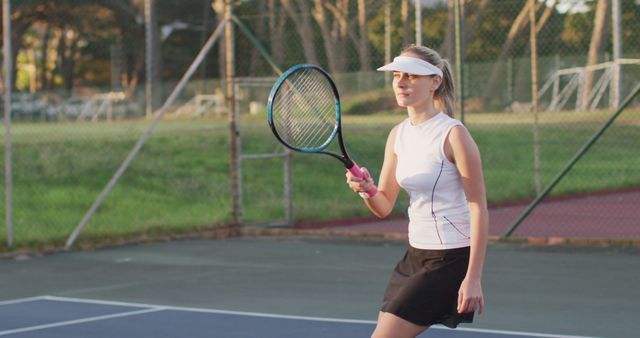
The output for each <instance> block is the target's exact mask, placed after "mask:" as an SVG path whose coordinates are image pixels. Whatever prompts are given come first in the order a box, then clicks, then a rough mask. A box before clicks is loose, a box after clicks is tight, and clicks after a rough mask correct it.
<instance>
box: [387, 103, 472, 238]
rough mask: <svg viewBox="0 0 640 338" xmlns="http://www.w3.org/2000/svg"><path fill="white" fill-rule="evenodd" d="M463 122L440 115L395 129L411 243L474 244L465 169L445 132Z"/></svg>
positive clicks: (404, 123) (397, 169) (397, 172)
mask: <svg viewBox="0 0 640 338" xmlns="http://www.w3.org/2000/svg"><path fill="white" fill-rule="evenodd" d="M455 126H462V123H461V122H460V121H458V120H456V119H453V118H451V117H449V116H448V115H446V114H444V113H439V114H437V115H435V116H434V117H432V118H430V119H429V120H427V121H424V122H422V123H420V124H419V125H416V126H414V125H412V124H411V121H410V120H409V119H408V118H407V119H406V120H405V121H403V122H402V123H400V125H399V126H398V129H397V131H396V140H395V146H394V151H395V153H396V155H397V158H398V164H397V167H396V179H397V181H398V183H399V184H400V186H401V187H402V188H403V189H405V190H406V191H407V192H408V193H409V209H408V213H409V244H410V245H411V246H413V247H414V248H418V249H429V250H442V249H453V248H460V247H465V246H469V245H470V234H471V231H470V228H471V227H470V224H469V206H468V204H467V198H466V196H465V193H464V190H463V188H462V182H461V179H460V173H459V172H458V169H457V168H456V166H455V165H454V164H453V163H452V162H451V161H449V160H448V159H447V157H446V156H445V153H444V141H445V139H446V136H447V135H448V134H449V132H450V131H451V128H453V127H455Z"/></svg>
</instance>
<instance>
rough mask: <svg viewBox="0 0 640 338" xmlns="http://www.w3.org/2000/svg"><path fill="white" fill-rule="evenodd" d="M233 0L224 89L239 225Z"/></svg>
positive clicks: (233, 195)
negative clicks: (225, 91)
mask: <svg viewBox="0 0 640 338" xmlns="http://www.w3.org/2000/svg"><path fill="white" fill-rule="evenodd" d="M233 3H234V1H233V0H227V1H225V15H226V21H227V22H228V24H227V27H226V28H225V48H226V50H225V52H226V54H225V55H226V61H225V62H226V72H225V74H226V77H227V78H226V88H227V111H228V112H229V155H230V159H229V169H230V176H231V206H232V224H233V225H239V224H241V223H242V205H241V204H240V200H241V198H240V194H241V191H240V190H241V186H240V178H241V175H242V174H241V172H240V165H239V163H240V153H239V149H240V131H239V130H238V121H237V116H236V115H237V112H236V110H237V109H236V107H235V106H236V104H235V85H234V78H235V76H236V74H235V53H234V50H235V45H234V40H235V36H234V25H233V24H232V23H231V20H232V18H233Z"/></svg>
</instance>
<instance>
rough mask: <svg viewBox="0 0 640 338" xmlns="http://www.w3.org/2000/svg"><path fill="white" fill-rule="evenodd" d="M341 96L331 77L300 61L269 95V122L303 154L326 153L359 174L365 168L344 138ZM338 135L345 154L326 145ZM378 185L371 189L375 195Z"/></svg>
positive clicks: (371, 194) (294, 148)
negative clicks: (356, 161) (350, 155)
mask: <svg viewBox="0 0 640 338" xmlns="http://www.w3.org/2000/svg"><path fill="white" fill-rule="evenodd" d="M340 116H341V113H340V96H339V95H338V89H337V88H336V85H335V83H334V82H333V80H332V79H331V76H329V74H328V73H327V72H326V71H324V70H323V69H322V68H320V67H318V66H316V65H312V64H300V65H297V66H294V67H292V68H290V69H289V70H287V71H286V72H284V74H282V76H280V78H278V80H277V81H276V83H275V84H274V85H273V88H272V89H271V93H270V94H269V102H268V103H267V121H268V122H269V126H270V127H271V131H273V134H274V135H275V136H276V138H277V139H278V141H280V142H281V143H282V144H284V145H285V146H286V147H288V148H290V149H292V150H295V151H299V152H303V153H320V154H326V155H329V156H331V157H334V158H336V159H338V160H339V161H340V162H342V164H344V166H345V168H347V170H349V172H351V174H353V175H354V176H356V177H360V178H363V177H364V173H363V172H362V170H361V169H360V168H359V167H358V166H357V165H356V164H355V163H353V161H352V160H351V159H350V158H349V154H348V153H347V148H346V147H345V145H344V140H343V139H342V127H341V121H340ZM336 137H337V138H338V144H339V145H340V151H341V153H342V154H336V153H332V152H330V151H327V150H326V148H327V147H328V146H329V144H330V143H331V142H332V141H333V140H334V139H335V138H336ZM376 192H377V189H376V188H375V187H373V188H371V189H370V190H369V191H367V194H368V195H369V196H373V195H375V193H376Z"/></svg>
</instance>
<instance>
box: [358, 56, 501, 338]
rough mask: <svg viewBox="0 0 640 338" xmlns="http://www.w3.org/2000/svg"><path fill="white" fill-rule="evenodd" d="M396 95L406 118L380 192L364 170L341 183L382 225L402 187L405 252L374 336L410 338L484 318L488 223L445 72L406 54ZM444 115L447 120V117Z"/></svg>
mask: <svg viewBox="0 0 640 338" xmlns="http://www.w3.org/2000/svg"><path fill="white" fill-rule="evenodd" d="M378 70H379V71H390V72H393V91H394V93H395V97H396V101H397V103H398V105H399V106H400V107H405V108H406V109H407V113H408V115H409V116H408V118H407V119H405V120H404V121H403V122H401V123H400V124H398V125H396V126H395V127H393V129H392V130H391V132H390V133H389V136H388V138H387V143H386V149H385V153H384V163H383V165H382V169H381V171H380V181H379V184H378V186H377V189H378V190H377V193H376V194H374V195H373V196H369V195H368V194H366V193H365V192H366V191H370V190H371V189H372V188H373V187H374V186H375V184H374V182H373V180H372V179H371V177H370V175H369V173H368V171H367V170H366V169H365V168H362V169H363V172H364V174H365V175H364V178H362V179H361V178H358V177H355V176H353V175H352V174H351V173H349V172H347V183H348V185H349V187H350V188H351V189H352V190H354V191H355V192H358V193H360V195H361V196H362V197H363V198H364V203H365V204H366V205H367V207H369V209H370V210H371V211H372V212H373V213H374V214H375V215H376V216H378V217H386V216H388V215H389V214H390V213H391V211H392V208H393V205H394V204H395V202H396V198H397V197H398V193H399V191H400V188H403V189H404V190H406V191H407V192H408V194H409V208H408V214H409V246H408V249H407V252H406V253H405V255H404V257H403V258H402V259H401V260H400V262H398V264H397V265H396V267H395V269H394V271H393V273H392V275H391V278H390V280H389V284H388V286H387V289H386V291H385V293H384V298H383V303H382V307H381V308H380V313H379V316H378V323H377V326H376V329H375V331H374V332H373V335H372V337H374V338H382V337H394V338H401V337H415V336H417V335H419V334H420V333H422V332H423V331H425V330H426V329H427V328H429V326H431V325H433V324H443V325H445V326H448V327H452V328H453V327H456V326H457V325H458V324H459V323H470V322H472V320H473V315H474V312H475V311H478V313H481V312H482V311H483V309H484V297H483V294H482V286H481V277H482V270H483V265H484V258H485V251H486V243H487V235H488V223H489V216H488V211H487V203H486V196H485V188H484V179H483V174H482V164H481V160H480V153H479V151H478V147H477V146H476V144H475V142H474V140H473V138H472V137H471V135H470V134H469V132H468V131H467V129H466V128H465V127H464V126H463V125H462V123H461V122H460V121H458V120H456V119H454V118H453V102H454V86H453V81H452V77H451V71H450V66H449V63H448V62H447V61H446V60H443V59H442V58H441V57H440V56H439V55H438V53H437V52H435V51H434V50H432V49H430V48H426V47H422V46H414V45H412V46H409V47H407V48H405V49H404V50H403V51H402V53H401V54H400V56H398V57H396V58H395V59H394V60H393V62H392V63H390V64H387V65H385V66H383V67H380V68H378ZM443 111H444V112H443Z"/></svg>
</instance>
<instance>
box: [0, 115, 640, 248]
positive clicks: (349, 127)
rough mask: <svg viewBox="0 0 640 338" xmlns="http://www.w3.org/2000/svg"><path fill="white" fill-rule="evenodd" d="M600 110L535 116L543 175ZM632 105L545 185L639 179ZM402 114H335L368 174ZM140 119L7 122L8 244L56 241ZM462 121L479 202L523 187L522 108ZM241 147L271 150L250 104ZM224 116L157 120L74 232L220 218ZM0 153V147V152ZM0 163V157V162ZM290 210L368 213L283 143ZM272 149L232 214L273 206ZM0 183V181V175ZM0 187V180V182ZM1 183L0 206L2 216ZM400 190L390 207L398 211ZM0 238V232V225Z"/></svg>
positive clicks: (621, 184) (128, 230) (87, 235)
mask: <svg viewBox="0 0 640 338" xmlns="http://www.w3.org/2000/svg"><path fill="white" fill-rule="evenodd" d="M607 115H608V113H606V112H600V113H574V112H572V113H553V114H548V115H543V116H541V119H540V121H541V124H540V137H541V146H540V149H541V150H540V151H541V164H542V170H541V176H542V183H543V186H544V184H546V183H548V182H549V181H550V180H551V179H552V178H553V177H554V176H555V175H556V174H557V172H558V171H559V170H560V169H561V168H562V167H563V166H564V165H565V164H566V162H567V161H568V160H569V159H570V158H571V157H572V155H573V154H574V153H575V152H576V151H577V150H578V149H579V147H580V146H581V145H582V144H583V143H584V142H585V141H586V140H587V139H588V138H589V136H590V135H591V134H592V133H593V132H594V131H595V130H596V129H597V128H598V127H599V125H600V123H601V122H602V121H604V119H606V117H607ZM639 116H640V112H637V111H636V112H628V113H624V114H623V116H621V119H620V121H618V122H616V124H615V125H614V126H613V127H612V128H611V130H610V131H609V132H608V133H607V134H605V137H604V138H603V139H602V140H601V141H600V142H599V143H598V144H597V145H596V146H594V148H593V151H592V152H590V153H589V154H588V155H586V156H585V157H584V160H583V161H581V162H580V163H579V164H578V165H576V167H575V169H574V170H573V171H572V172H571V173H570V175H569V176H568V177H567V179H566V180H564V181H563V182H562V183H561V184H560V185H559V186H558V187H557V188H556V189H555V190H554V192H553V194H555V195H564V194H572V193H578V192H590V191H599V190H612V189H620V188H629V187H639V186H640V175H638V174H637V168H638V167H639V166H640V156H638V155H640V154H639V150H638V149H640V138H638V137H637V135H638V131H639V130H640V123H639V120H640V117H639ZM403 118H404V115H403V114H401V113H397V114H380V115H373V116H353V117H346V118H345V119H344V122H343V124H344V133H345V140H346V142H347V144H348V148H349V150H350V152H351V153H352V155H353V156H352V157H353V158H354V159H355V160H356V161H357V162H358V163H359V164H361V165H364V166H366V167H368V168H369V169H370V171H372V173H374V175H376V176H377V174H378V172H379V168H380V165H381V163H382V157H383V150H384V144H385V141H386V135H387V133H388V131H389V130H390V128H391V127H392V126H393V125H394V124H395V123H398V122H399V121H401V120H402V119H403ZM148 123H149V122H148V121H137V122H127V123H125V122H122V123H112V124H90V123H86V124H78V123H68V124H21V123H17V124H15V125H14V128H13V132H14V136H13V141H14V144H13V154H14V166H13V171H14V238H15V242H16V244H17V246H18V247H42V246H44V245H53V246H60V245H61V244H62V243H63V242H64V240H65V239H66V237H67V236H68V235H69V234H70V233H71V231H72V230H73V229H74V228H75V226H76V225H77V224H78V223H79V222H80V220H81V219H82V216H83V215H84V214H85V212H86V211H87V210H88V209H89V207H90V206H91V204H92V203H93V202H94V201H95V199H96V198H97V196H98V194H99V193H100V191H101V190H102V189H103V188H104V186H105V185H106V184H107V182H108V181H109V179H110V178H111V176H112V175H113V174H114V172H115V170H116V169H117V168H118V166H119V165H120V164H121V163H122V161H123V160H124V158H125V157H126V156H127V154H128V153H129V151H130V150H131V148H132V147H133V145H134V144H135V142H136V141H137V140H138V138H139V137H140V136H141V135H142V134H143V133H144V131H145V130H146V128H147V125H148ZM466 123H467V126H468V128H469V130H470V131H471V133H472V134H473V136H474V138H475V139H476V142H477V143H478V145H479V147H480V150H481V152H482V156H483V162H484V172H485V180H486V186H487V194H488V200H489V202H490V203H491V204H496V203H501V202H506V201H517V200H526V199H530V198H532V197H533V196H535V189H534V183H533V182H534V169H533V145H532V126H531V118H530V117H528V116H527V115H524V114H505V113H495V114H488V113H487V114H471V115H468V116H467V119H466ZM241 126H242V128H241V138H242V152H243V153H244V154H261V153H272V152H277V151H281V150H282V149H281V147H280V146H279V144H277V142H276V141H275V140H274V138H273V137H272V135H271V133H270V131H269V129H268V127H267V125H266V122H265V121H264V118H263V117H262V116H257V117H244V118H243V120H242V122H241ZM228 135H229V130H228V126H227V121H226V120H224V119H220V120H214V119H211V120H182V121H166V122H163V123H161V124H160V126H159V127H158V129H157V130H156V132H155V133H154V134H153V135H152V137H151V138H150V140H149V141H148V143H147V144H146V145H145V146H144V147H143V148H142V152H141V153H140V155H139V156H138V157H137V158H136V159H135V160H134V161H133V163H132V166H131V167H130V168H129V170H128V171H127V172H126V173H125V175H124V176H123V178H122V179H121V181H120V182H119V184H118V185H117V186H116V188H115V189H114V190H113V191H112V193H111V194H110V195H109V196H108V197H107V199H106V201H105V203H104V204H103V205H102V206H101V207H100V208H99V209H98V212H97V213H96V215H95V216H94V217H93V219H92V220H91V221H90V222H89V224H88V226H87V228H86V229H85V231H84V232H83V233H82V235H81V237H80V240H81V241H86V242H94V241H104V240H110V241H113V240H118V239H119V238H131V237H134V236H135V237H139V236H154V235H158V234H172V233H180V232H187V231H193V230H198V229H203V228H209V227H211V226H216V225H223V224H228V223H229V222H230V221H231V197H230V184H229V175H230V174H229V152H228ZM3 139H4V136H3ZM2 160H3V159H2ZM3 165H4V164H3ZM293 173H294V175H293V198H294V217H295V220H296V221H297V222H303V221H304V222H306V221H316V220H331V219H340V218H350V217H358V216H368V215H370V214H369V212H368V210H366V208H365V207H364V206H363V204H362V203H361V202H360V199H359V198H358V197H357V196H356V195H354V194H353V193H352V192H351V191H350V190H349V189H347V187H346V185H345V182H344V169H343V167H342V166H341V165H340V163H339V162H337V161H336V160H335V159H332V158H330V157H328V156H317V155H308V154H294V156H293ZM282 177H283V165H282V161H281V160H279V159H261V160H249V161H244V162H243V165H242V178H243V205H244V210H243V220H244V221H245V222H247V223H254V222H265V221H273V220H278V219H282V218H283V217H284V208H283V205H284V201H283V198H282V195H283V178H282ZM1 184H4V181H2V183H1ZM2 189H3V190H4V186H2ZM4 206H5V204H4V194H3V201H2V207H1V209H0V216H1V217H2V219H4V217H5V215H4V213H5V209H4ZM405 207H406V197H404V196H403V197H402V198H401V199H400V201H399V203H398V206H397V210H398V212H399V213H402V212H403V210H404V208H405ZM0 240H2V241H3V242H4V241H5V240H6V234H5V232H4V229H3V231H2V232H1V234H0Z"/></svg>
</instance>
